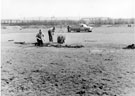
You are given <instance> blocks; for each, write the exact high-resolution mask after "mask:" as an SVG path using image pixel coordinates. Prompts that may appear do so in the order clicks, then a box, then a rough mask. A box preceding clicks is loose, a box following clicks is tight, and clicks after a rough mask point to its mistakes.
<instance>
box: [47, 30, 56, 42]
mask: <svg viewBox="0 0 135 96" xmlns="http://www.w3.org/2000/svg"><path fill="white" fill-rule="evenodd" d="M54 31H55V27H52V28H50V29H49V30H48V35H49V41H50V42H53V37H52V35H54Z"/></svg>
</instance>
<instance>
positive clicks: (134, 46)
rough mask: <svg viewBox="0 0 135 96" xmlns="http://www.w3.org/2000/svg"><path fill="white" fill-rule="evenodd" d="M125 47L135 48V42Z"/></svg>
mask: <svg viewBox="0 0 135 96" xmlns="http://www.w3.org/2000/svg"><path fill="white" fill-rule="evenodd" d="M123 49H135V44H131V45H128V46H127V47H124V48H123Z"/></svg>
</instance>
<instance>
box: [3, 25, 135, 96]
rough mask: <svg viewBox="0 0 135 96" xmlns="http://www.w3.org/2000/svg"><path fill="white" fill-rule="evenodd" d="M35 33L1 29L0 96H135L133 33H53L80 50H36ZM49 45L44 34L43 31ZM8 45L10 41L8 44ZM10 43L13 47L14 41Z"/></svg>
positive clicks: (100, 29)
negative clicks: (80, 46)
mask: <svg viewBox="0 0 135 96" xmlns="http://www.w3.org/2000/svg"><path fill="white" fill-rule="evenodd" d="M38 30H39V28H37V29H36V28H26V29H22V30H20V27H19V28H18V27H14V28H13V27H9V28H6V29H2V34H1V36H2V39H1V41H2V42H1V45H2V46H1V55H2V56H1V60H2V62H1V63H2V64H1V94H2V96H134V94H135V50H132V49H130V50H128V49H123V47H125V46H127V45H129V44H133V43H135V31H134V28H133V27H125V26H123V27H96V28H94V30H93V32H92V33H85V32H82V33H67V30H66V29H65V28H56V32H55V34H54V42H56V38H57V36H58V35H59V34H62V35H64V36H65V37H66V42H65V43H66V44H76V43H77V44H82V45H84V47H83V48H55V47H35V46H34V45H33V46H29V45H19V44H14V42H21V41H25V42H26V43H33V42H36V38H35V35H36V34H37V32H38ZM41 30H42V32H43V34H44V35H45V42H48V34H47V29H41ZM8 40H11V41H8ZM12 40H13V41H12Z"/></svg>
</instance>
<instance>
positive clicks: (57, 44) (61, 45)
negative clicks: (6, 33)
mask: <svg viewBox="0 0 135 96" xmlns="http://www.w3.org/2000/svg"><path fill="white" fill-rule="evenodd" d="M14 43H15V44H22V45H31V44H32V45H35V46H37V43H26V42H14ZM42 47H57V48H82V47H84V46H83V45H80V44H59V43H56V42H53V43H44V44H43V46H42Z"/></svg>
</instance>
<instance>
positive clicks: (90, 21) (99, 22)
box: [1, 18, 135, 26]
mask: <svg viewBox="0 0 135 96" xmlns="http://www.w3.org/2000/svg"><path fill="white" fill-rule="evenodd" d="M78 23H87V24H95V25H103V24H135V19H134V18H132V19H110V18H106V19H102V18H82V19H80V20H1V24H2V25H3V24H8V25H22V26H25V25H26V26H27V25H46V26H47V25H48V26H49V25H51V26H56V25H63V26H66V25H77V24H78Z"/></svg>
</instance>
